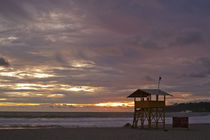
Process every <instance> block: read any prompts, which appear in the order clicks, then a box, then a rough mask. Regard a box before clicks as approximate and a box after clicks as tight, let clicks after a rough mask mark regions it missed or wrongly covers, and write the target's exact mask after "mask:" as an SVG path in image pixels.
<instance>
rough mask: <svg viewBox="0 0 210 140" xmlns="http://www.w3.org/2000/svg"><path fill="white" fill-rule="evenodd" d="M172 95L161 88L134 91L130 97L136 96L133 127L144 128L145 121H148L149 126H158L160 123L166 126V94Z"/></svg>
mask: <svg viewBox="0 0 210 140" xmlns="http://www.w3.org/2000/svg"><path fill="white" fill-rule="evenodd" d="M167 95H170V94H168V93H167V92H165V91H162V90H160V89H138V90H136V91H135V92H133V93H132V94H131V95H129V96H128V98H134V118H133V127H134V128H137V127H138V121H139V120H140V127H141V128H144V127H145V126H144V123H146V121H148V128H151V126H152V124H155V127H156V128H158V127H159V125H160V124H162V127H163V128H165V112H166V111H165V107H166V96H167Z"/></svg>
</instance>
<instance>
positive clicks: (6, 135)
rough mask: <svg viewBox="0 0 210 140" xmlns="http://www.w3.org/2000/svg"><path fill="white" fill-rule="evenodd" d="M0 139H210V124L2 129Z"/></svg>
mask: <svg viewBox="0 0 210 140" xmlns="http://www.w3.org/2000/svg"><path fill="white" fill-rule="evenodd" d="M0 140H210V124H194V125H191V126H190V128H189V129H182V128H176V129H173V128H171V126H167V131H164V130H163V129H132V128H48V129H8V130H0Z"/></svg>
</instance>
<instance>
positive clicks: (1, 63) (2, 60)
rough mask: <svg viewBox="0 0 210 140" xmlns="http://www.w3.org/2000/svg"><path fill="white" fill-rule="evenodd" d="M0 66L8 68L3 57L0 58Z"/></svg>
mask: <svg viewBox="0 0 210 140" xmlns="http://www.w3.org/2000/svg"><path fill="white" fill-rule="evenodd" d="M0 66H4V67H9V66H10V64H9V62H8V61H7V60H6V59H4V58H3V57H0Z"/></svg>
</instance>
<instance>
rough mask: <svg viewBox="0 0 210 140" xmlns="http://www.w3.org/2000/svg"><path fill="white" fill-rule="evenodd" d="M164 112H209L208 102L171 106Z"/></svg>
mask: <svg viewBox="0 0 210 140" xmlns="http://www.w3.org/2000/svg"><path fill="white" fill-rule="evenodd" d="M166 111H167V112H181V111H192V112H210V102H199V103H181V104H174V105H171V106H167V107H166Z"/></svg>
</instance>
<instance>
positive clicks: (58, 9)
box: [0, 0, 210, 111]
mask: <svg viewBox="0 0 210 140" xmlns="http://www.w3.org/2000/svg"><path fill="white" fill-rule="evenodd" d="M0 2H1V4H0V111H132V109H133V101H132V99H128V98H126V97H127V96H128V95H130V94H131V93H132V92H134V91H135V90H136V89H139V88H143V89H144V88H157V82H158V78H159V76H161V77H162V80H161V85H160V88H161V89H162V90H164V91H166V92H168V93H170V94H172V95H173V97H167V104H168V105H170V104H174V103H182V102H198V101H209V100H210V55H209V52H210V46H209V44H210V40H209V38H210V28H209V25H210V18H209V17H210V9H209V7H210V1H209V0H202V1H199V0H181V1H177V0H170V1H169V0H18V1H17V0H0Z"/></svg>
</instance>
